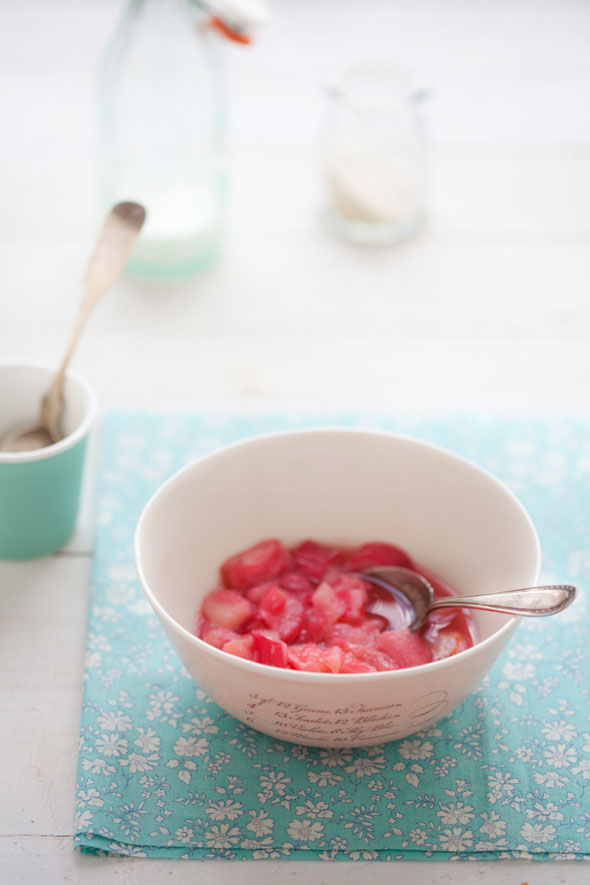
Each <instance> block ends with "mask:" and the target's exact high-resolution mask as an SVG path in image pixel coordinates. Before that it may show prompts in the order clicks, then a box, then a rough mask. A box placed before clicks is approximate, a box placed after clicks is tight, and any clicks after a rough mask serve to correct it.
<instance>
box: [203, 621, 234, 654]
mask: <svg viewBox="0 0 590 885" xmlns="http://www.w3.org/2000/svg"><path fill="white" fill-rule="evenodd" d="M239 638H240V634H239V633H234V631H233V630H228V629H227V627H216V626H214V625H212V624H208V625H207V626H204V627H203V629H202V631H201V639H202V640H203V642H208V643H209V645H214V646H215V648H223V646H224V645H226V644H227V643H228V642H231V640H232V639H239Z"/></svg>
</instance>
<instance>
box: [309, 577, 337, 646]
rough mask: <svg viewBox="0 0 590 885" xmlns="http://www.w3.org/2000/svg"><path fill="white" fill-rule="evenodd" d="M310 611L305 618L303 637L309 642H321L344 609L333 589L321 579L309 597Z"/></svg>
mask: <svg viewBox="0 0 590 885" xmlns="http://www.w3.org/2000/svg"><path fill="white" fill-rule="evenodd" d="M311 603H312V607H311V611H310V610H309V609H308V611H307V613H306V618H305V637H306V639H307V640H308V641H309V642H323V641H324V640H326V639H327V638H328V636H329V635H330V631H331V628H332V626H333V624H335V623H336V622H337V621H338V620H339V618H341V617H342V615H343V614H344V613H345V611H346V609H345V606H344V603H343V602H342V600H340V599H338V597H337V595H336V593H335V592H334V589H333V588H332V587H330V585H329V584H327V583H326V582H325V581H323V582H322V583H321V584H320V585H319V587H318V588H317V590H316V591H315V593H314V594H313V596H312V598H311Z"/></svg>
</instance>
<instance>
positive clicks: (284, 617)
mask: <svg viewBox="0 0 590 885" xmlns="http://www.w3.org/2000/svg"><path fill="white" fill-rule="evenodd" d="M303 611H304V609H303V603H302V602H301V600H300V599H298V598H297V597H296V596H291V595H290V594H289V593H286V592H285V591H284V590H281V589H280V587H271V588H269V590H267V592H266V594H265V595H264V597H263V599H262V601H261V602H260V605H259V607H258V614H259V616H260V618H261V619H262V620H263V622H264V624H265V625H266V626H267V627H270V628H271V629H272V630H276V631H277V633H278V634H279V637H280V639H282V640H284V641H285V642H293V641H294V640H296V639H297V638H298V636H299V633H300V631H301V628H302V626H303Z"/></svg>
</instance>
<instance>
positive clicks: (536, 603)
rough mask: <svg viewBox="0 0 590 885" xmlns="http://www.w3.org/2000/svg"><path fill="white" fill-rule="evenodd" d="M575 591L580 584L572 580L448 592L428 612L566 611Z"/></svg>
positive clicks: (539, 613)
mask: <svg viewBox="0 0 590 885" xmlns="http://www.w3.org/2000/svg"><path fill="white" fill-rule="evenodd" d="M576 593H577V588H576V587H573V586H572V585H571V584H548V585H546V586H544V587H525V588H523V589H522V590H503V591H501V592H500V593H482V595H481V596H449V597H445V598H444V599H437V600H436V601H435V602H433V603H432V604H431V605H429V606H428V613H429V614H430V612H432V611H434V610H435V609H437V608H480V609H486V611H495V612H503V613H504V614H507V615H525V616H526V617H530V618H541V617H543V616H544V615H555V614H557V612H560V611H563V609H564V608H567V606H568V605H569V604H570V603H571V602H573V601H574V597H575V595H576Z"/></svg>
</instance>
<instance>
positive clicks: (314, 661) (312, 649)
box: [289, 643, 331, 673]
mask: <svg viewBox="0 0 590 885" xmlns="http://www.w3.org/2000/svg"><path fill="white" fill-rule="evenodd" d="M289 665H290V666H291V667H292V668H293V669H294V670H306V671H307V672H309V673H328V672H331V670H330V667H329V666H328V663H327V660H326V650H325V649H323V648H321V647H320V646H319V645H315V644H314V643H309V644H307V645H291V646H290V647H289Z"/></svg>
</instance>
